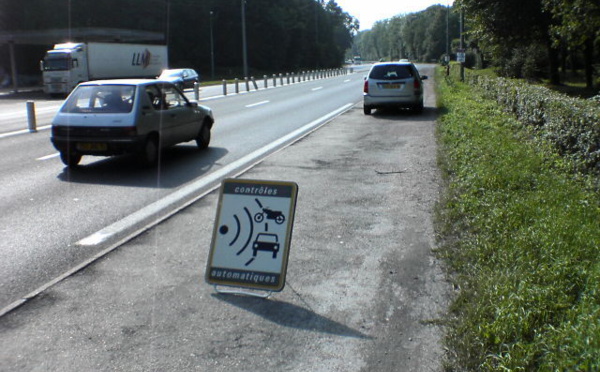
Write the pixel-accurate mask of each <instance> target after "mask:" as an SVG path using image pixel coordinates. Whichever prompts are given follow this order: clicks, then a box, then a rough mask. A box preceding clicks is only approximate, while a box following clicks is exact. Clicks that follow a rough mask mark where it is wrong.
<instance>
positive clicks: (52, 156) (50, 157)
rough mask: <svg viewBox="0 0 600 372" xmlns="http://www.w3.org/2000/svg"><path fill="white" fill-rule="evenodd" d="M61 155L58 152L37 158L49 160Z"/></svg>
mask: <svg viewBox="0 0 600 372" xmlns="http://www.w3.org/2000/svg"><path fill="white" fill-rule="evenodd" d="M59 156H60V153H58V152H57V153H56V154H52V155H46V156H42V157H41V158H37V159H35V160H48V159H53V158H58V157H59Z"/></svg>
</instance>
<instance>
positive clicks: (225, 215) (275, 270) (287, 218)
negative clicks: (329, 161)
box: [206, 179, 298, 291]
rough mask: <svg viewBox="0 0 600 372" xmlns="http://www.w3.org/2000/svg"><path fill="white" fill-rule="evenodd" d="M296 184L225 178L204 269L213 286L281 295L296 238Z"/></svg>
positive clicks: (207, 279)
mask: <svg viewBox="0 0 600 372" xmlns="http://www.w3.org/2000/svg"><path fill="white" fill-rule="evenodd" d="M297 193H298V185H296V184H295V183H293V182H278V181H258V180H238V179H226V180H224V181H223V183H222V185H221V189H220V194H219V204H218V207H217V218H216V221H215V225H214V229H213V237H212V244H211V249H210V254H209V257H208V263H207V268H206V281H207V282H208V283H210V284H214V285H227V286H234V287H245V288H251V289H259V290H266V291H281V290H282V289H283V287H284V286H285V273H286V270H287V261H288V255H289V248H290V242H291V238H292V226H293V222H294V212H295V209H296V195H297Z"/></svg>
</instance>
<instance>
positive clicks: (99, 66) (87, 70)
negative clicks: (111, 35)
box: [40, 42, 169, 94]
mask: <svg viewBox="0 0 600 372" xmlns="http://www.w3.org/2000/svg"><path fill="white" fill-rule="evenodd" d="M168 64H169V63H168V53H167V46H166V45H152V44H124V43H91V42H90V43H64V44H56V45H54V48H53V49H52V50H49V51H47V52H46V55H45V56H44V59H43V60H42V61H41V63H40V67H41V69H42V75H43V81H44V92H45V93H48V94H68V93H69V92H71V90H73V88H75V87H76V86H77V84H79V83H81V82H84V81H90V80H100V79H120V78H156V76H158V75H160V73H161V71H162V70H164V69H166V68H168Z"/></svg>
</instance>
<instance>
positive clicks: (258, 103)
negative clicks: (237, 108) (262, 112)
mask: <svg viewBox="0 0 600 372" xmlns="http://www.w3.org/2000/svg"><path fill="white" fill-rule="evenodd" d="M269 102H271V101H260V102H256V103H252V104H250V105H246V107H247V108H251V107H256V106H260V105H264V104H267V103H269Z"/></svg>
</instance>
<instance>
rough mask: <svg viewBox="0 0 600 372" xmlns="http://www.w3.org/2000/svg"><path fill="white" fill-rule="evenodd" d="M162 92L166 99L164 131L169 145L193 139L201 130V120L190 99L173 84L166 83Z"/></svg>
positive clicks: (163, 112)
mask: <svg viewBox="0 0 600 372" xmlns="http://www.w3.org/2000/svg"><path fill="white" fill-rule="evenodd" d="M162 93H163V97H164V100H165V109H164V110H163V111H162V114H163V118H164V119H163V120H164V125H163V131H165V132H167V133H165V140H167V139H168V141H169V144H168V145H174V144H177V143H180V142H187V141H191V140H192V139H194V138H196V136H197V135H198V133H199V131H200V121H199V118H198V115H197V113H196V112H195V110H194V108H193V107H192V106H191V105H190V104H189V101H188V100H187V99H186V98H185V97H184V96H183V95H182V94H181V93H180V92H179V91H178V90H177V89H175V86H173V85H170V84H169V85H164V86H163V87H162Z"/></svg>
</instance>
